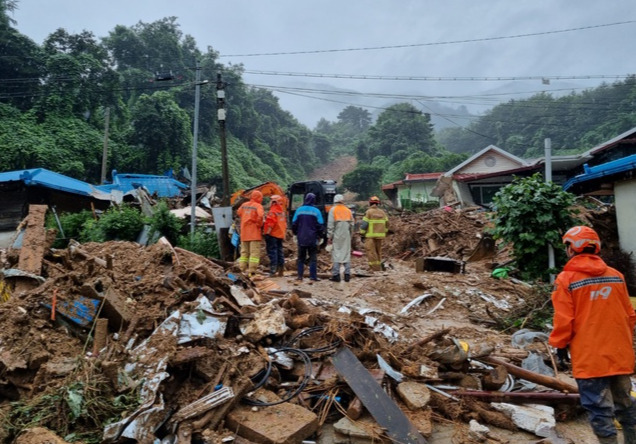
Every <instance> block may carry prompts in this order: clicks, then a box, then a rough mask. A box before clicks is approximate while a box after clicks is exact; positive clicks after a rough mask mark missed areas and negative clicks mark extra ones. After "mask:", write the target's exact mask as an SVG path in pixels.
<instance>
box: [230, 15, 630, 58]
mask: <svg viewBox="0 0 636 444" xmlns="http://www.w3.org/2000/svg"><path fill="white" fill-rule="evenodd" d="M633 23H636V20H628V21H624V22H614V23H605V24H602V25H590V26H580V27H578V28H569V29H559V30H553V31H542V32H532V33H528V34H516V35H507V36H499V37H483V38H479V39H465V40H449V41H445V42H429V43H412V44H405V45H391V46H371V47H363V48H345V49H317V50H310V51H288V52H263V53H248V54H225V55H223V54H220V55H219V57H260V56H280V55H299V54H321V53H330V52H332V53H333V52H353V51H375V50H384V49H400V48H417V47H423V46H441V45H455V44H459V43H475V42H488V41H494V40H507V39H518V38H524V37H536V36H542V35H550V34H562V33H566V32H574V31H584V30H588V29H597V28H605V27H609V26H619V25H629V24H633Z"/></svg>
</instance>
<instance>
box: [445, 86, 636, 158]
mask: <svg viewBox="0 0 636 444" xmlns="http://www.w3.org/2000/svg"><path fill="white" fill-rule="evenodd" d="M635 126H636V76H634V75H630V76H629V77H627V78H626V79H625V80H623V81H617V82H615V83H613V84H604V85H602V86H600V87H598V88H594V89H590V90H586V91H583V92H581V93H577V94H574V93H572V94H569V95H566V96H563V97H558V98H555V97H554V96H552V95H550V94H545V93H541V94H537V95H535V96H533V97H531V98H529V99H526V100H511V101H509V102H507V103H503V104H501V105H497V106H495V107H494V108H493V109H491V110H490V111H489V112H487V113H486V114H485V115H484V116H483V117H481V118H480V119H478V120H476V121H475V122H474V123H473V124H471V125H470V126H469V127H467V128H465V129H464V128H452V129H450V128H449V129H444V130H442V131H441V132H440V134H439V135H438V139H439V141H440V143H442V144H443V145H444V146H446V147H447V148H448V149H449V150H450V151H453V152H457V153H461V152H475V149H476V148H479V149H481V148H483V147H485V146H488V145H490V144H492V145H496V146H498V147H500V148H503V149H505V150H506V151H508V152H510V153H512V154H515V155H516V156H519V157H526V158H530V157H536V156H542V155H543V146H544V139H545V138H547V137H549V138H550V139H551V140H552V148H553V150H554V151H555V152H556V153H558V154H566V153H580V152H582V151H585V150H587V149H590V148H592V147H594V146H596V145H598V144H600V143H602V142H604V141H606V140H609V139H611V138H613V137H615V136H617V135H619V134H621V133H623V132H625V131H627V130H628V129H631V128H633V127H635Z"/></svg>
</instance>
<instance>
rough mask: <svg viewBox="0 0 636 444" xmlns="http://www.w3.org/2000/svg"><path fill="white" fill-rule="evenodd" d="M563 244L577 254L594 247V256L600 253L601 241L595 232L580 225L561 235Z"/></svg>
mask: <svg viewBox="0 0 636 444" xmlns="http://www.w3.org/2000/svg"><path fill="white" fill-rule="evenodd" d="M563 243H564V244H566V245H568V244H569V245H570V248H572V250H574V251H575V252H577V253H582V252H583V250H585V248H586V247H594V254H598V252H599V251H601V239H600V238H599V237H598V234H597V233H596V231H594V230H593V229H591V228H590V227H585V226H582V225H580V226H576V227H572V228H570V229H569V230H568V231H567V232H566V233H565V234H564V235H563Z"/></svg>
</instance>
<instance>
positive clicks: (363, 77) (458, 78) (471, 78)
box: [244, 69, 633, 82]
mask: <svg viewBox="0 0 636 444" xmlns="http://www.w3.org/2000/svg"><path fill="white" fill-rule="evenodd" d="M244 73H246V74H254V75H266V76H287V77H320V78H332V79H350V80H405V81H435V82H456V81H462V82H466V81H468V82H484V81H507V82H510V81H520V80H541V81H545V80H598V79H614V80H617V79H625V78H628V77H630V76H632V75H633V74H592V75H578V76H577V75H571V76H570V75H568V76H495V77H476V76H451V77H436V76H382V75H369V74H320V73H301V72H282V71H256V70H251V69H247V70H245V71H244Z"/></svg>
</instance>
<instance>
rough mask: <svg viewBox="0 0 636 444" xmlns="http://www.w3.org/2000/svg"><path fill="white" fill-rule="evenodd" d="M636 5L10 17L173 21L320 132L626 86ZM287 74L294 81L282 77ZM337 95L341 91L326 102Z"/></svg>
mask: <svg viewBox="0 0 636 444" xmlns="http://www.w3.org/2000/svg"><path fill="white" fill-rule="evenodd" d="M635 6H636V4H635V3H634V0H611V1H608V2H601V1H598V0H514V1H513V0H487V1H475V0H470V1H469V0H445V1H424V0H322V1H317V0H313V1H312V0H269V1H268V0H225V1H222V2H221V1H217V0H189V1H177V0H170V1H168V0H153V1H149V0H105V1H95V0H19V3H18V10H17V11H16V12H15V14H14V15H13V19H15V20H16V21H17V25H16V26H17V29H18V30H19V31H20V32H22V33H24V34H26V35H28V36H29V37H31V38H32V39H33V40H34V41H35V42H36V43H38V44H41V43H42V42H43V40H44V39H45V38H46V37H47V36H48V35H49V34H50V33H52V32H53V31H55V30H56V29H57V28H65V29H66V30H67V31H68V32H70V33H79V32H81V31H83V30H88V31H91V32H93V34H95V36H96V37H105V36H107V35H108V33H109V31H111V30H113V28H114V27H115V26H116V25H124V26H133V25H135V24H137V23H138V22H139V21H142V22H144V23H150V22H153V21H155V20H159V19H162V18H164V17H170V16H175V17H177V22H178V23H179V25H180V27H181V31H182V32H183V33H184V34H190V35H192V36H193V37H194V38H195V40H196V42H197V44H198V46H199V48H200V49H201V50H203V51H205V48H207V46H211V47H212V48H213V49H214V50H216V51H218V52H219V53H220V54H221V56H222V58H221V59H220V61H221V63H223V64H229V63H233V64H236V63H243V65H244V67H245V69H246V70H247V71H248V72H249V73H246V75H245V76H244V80H245V81H246V83H248V84H250V85H261V86H274V87H276V91H275V94H276V95H277V96H278V97H280V103H281V106H282V107H283V108H284V109H286V110H288V111H290V112H291V113H292V114H293V115H294V116H295V117H296V118H298V120H299V121H301V122H302V123H304V124H306V125H307V126H309V127H310V128H313V127H314V126H315V124H316V122H317V121H318V120H319V119H320V118H321V117H325V118H327V119H328V120H332V121H333V120H336V117H337V115H338V112H339V111H340V110H342V108H344V107H346V106H347V105H350V104H354V105H356V106H369V111H371V112H373V113H374V114H375V113H377V112H379V111H381V109H378V107H381V106H385V105H386V104H387V103H390V102H395V101H409V102H410V103H412V104H413V105H414V106H416V107H417V108H418V109H421V110H422V111H424V112H428V111H429V110H428V109H427V103H429V101H437V102H442V103H445V104H446V105H448V106H452V107H454V108H457V107H458V106H460V105H465V106H467V107H468V108H469V109H470V110H473V111H480V110H481V111H483V109H484V106H492V105H493V104H494V103H493V100H495V99H497V100H508V99H510V98H518V97H514V96H501V95H493V94H497V93H501V92H504V91H505V92H509V91H510V90H511V88H513V89H514V90H515V91H517V92H540V91H551V90H554V91H555V94H559V93H562V92H560V91H558V90H562V89H567V90H568V91H571V90H575V91H580V90H581V89H582V88H586V87H588V88H589V87H593V86H597V85H599V84H601V83H602V82H606V83H612V82H614V81H616V80H621V79H622V78H623V77H624V76H625V75H627V74H634V73H636V68H635V67H634V65H635V63H636V59H635V58H634V56H633V54H632V46H633V42H635V41H636V7H635ZM248 54H260V55H253V56H247V55H248ZM265 72H267V73H268V74H265ZM271 73H273V74H271ZM289 73H294V74H296V75H294V76H289V75H283V74H289ZM310 74H311V75H310ZM316 74H318V75H324V76H323V77H315V76H312V75H316ZM334 75H338V77H337V78H335V77H334ZM365 76H366V77H367V78H366V79H364V78H362V77H365ZM601 76H606V77H605V78H601ZM391 77H393V78H396V77H397V78H399V79H394V80H392V79H390V78H391ZM526 77H533V79H524V78H526ZM556 77H567V78H565V79H557V78H556ZM590 77H591V78H590ZM435 78H441V79H439V80H436V79H435ZM466 78H468V80H466ZM499 78H501V80H496V79H499ZM542 78H545V79H549V85H548V84H546V83H547V81H542V80H541V79H542ZM299 87H302V88H304V90H303V91H298V90H287V88H299ZM332 88H338V89H341V90H343V91H345V92H346V94H337V95H334V94H325V93H324V91H325V90H327V89H332ZM377 95H387V96H389V98H382V99H379V98H377ZM400 95H406V96H409V97H407V98H405V99H401V98H400V97H399V96H400ZM396 96H397V97H396ZM411 96H415V98H412V97H411ZM229 105H230V106H231V104H229Z"/></svg>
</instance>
